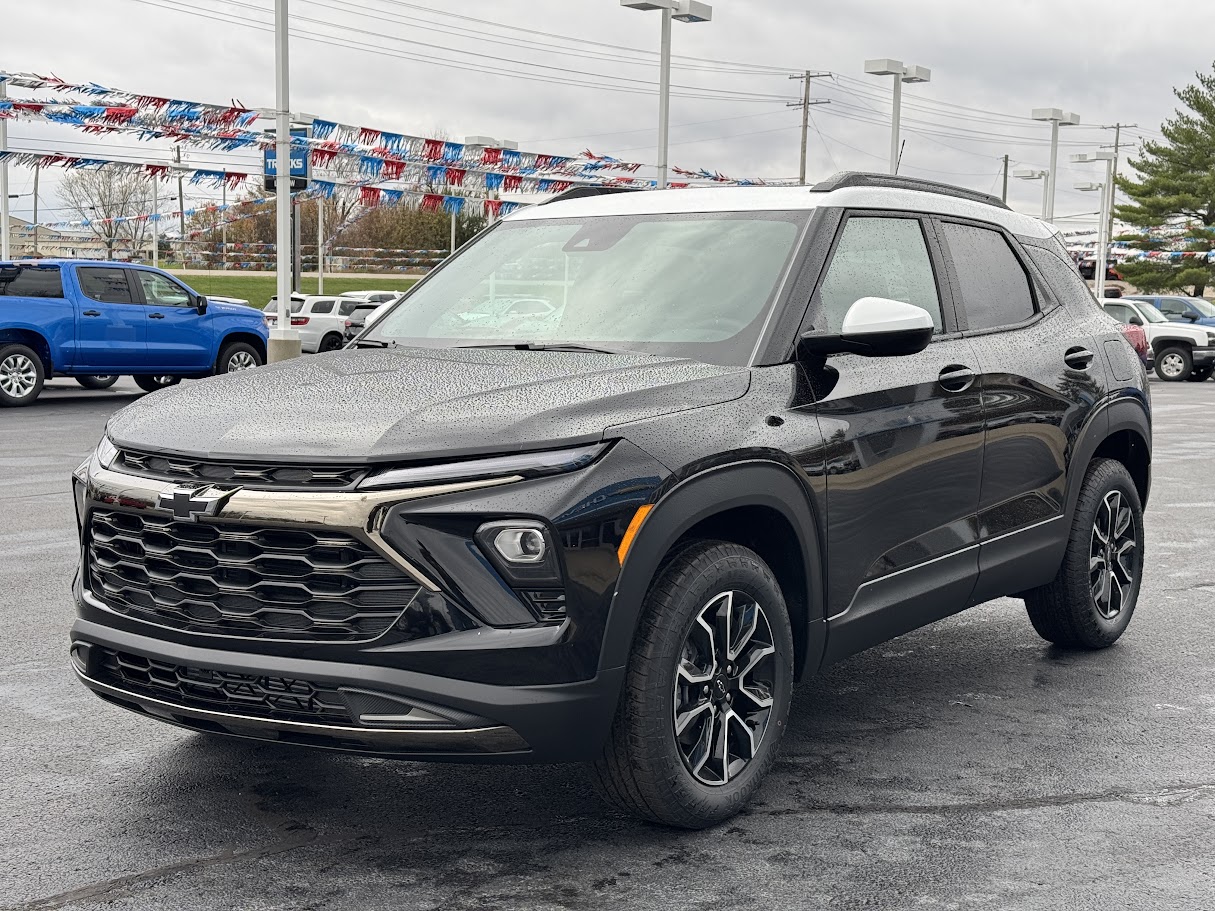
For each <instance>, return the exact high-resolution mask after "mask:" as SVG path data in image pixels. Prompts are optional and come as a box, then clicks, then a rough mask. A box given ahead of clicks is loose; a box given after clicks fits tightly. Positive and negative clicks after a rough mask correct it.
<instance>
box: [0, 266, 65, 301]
mask: <svg viewBox="0 0 1215 911" xmlns="http://www.w3.org/2000/svg"><path fill="white" fill-rule="evenodd" d="M0 297H63V276H62V275H60V273H59V267H58V266H37V265H29V264H26V263H20V264H18V263H5V264H4V265H3V266H0Z"/></svg>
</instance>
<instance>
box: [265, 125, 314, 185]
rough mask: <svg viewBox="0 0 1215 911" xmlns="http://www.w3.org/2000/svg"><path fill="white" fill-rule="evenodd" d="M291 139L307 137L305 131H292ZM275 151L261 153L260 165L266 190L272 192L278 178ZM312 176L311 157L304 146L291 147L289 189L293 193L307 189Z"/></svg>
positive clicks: (267, 150)
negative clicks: (262, 169) (263, 172)
mask: <svg viewBox="0 0 1215 911" xmlns="http://www.w3.org/2000/svg"><path fill="white" fill-rule="evenodd" d="M291 135H292V137H296V136H300V137H307V135H308V131H307V130H306V129H303V128H300V129H293V130H292V131H291ZM276 153H277V150H276V149H274V148H269V149H266V150H264V151H263V153H262V163H263V168H264V170H265V175H266V189H267V190H273V189H274V186H275V178H276V177H277V176H278V155H277V154H276ZM311 176H312V156H311V155H310V154H309V150H308V149H307V148H306V147H304V146H295V145H293V146H292V147H291V189H292V191H293V192H295V191H299V190H305V189H307V188H308V180H309V178H310V177H311Z"/></svg>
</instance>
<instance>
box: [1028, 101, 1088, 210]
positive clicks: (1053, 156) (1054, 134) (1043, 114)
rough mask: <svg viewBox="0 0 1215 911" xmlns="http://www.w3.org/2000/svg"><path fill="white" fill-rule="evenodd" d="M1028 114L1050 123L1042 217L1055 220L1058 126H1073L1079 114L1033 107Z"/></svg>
mask: <svg viewBox="0 0 1215 911" xmlns="http://www.w3.org/2000/svg"><path fill="white" fill-rule="evenodd" d="M1030 116H1031V117H1032V118H1033V119H1034V120H1040V121H1042V122H1044V123H1045V122H1049V123H1050V173H1049V175H1048V176H1047V178H1046V208H1045V210H1044V211H1043V213H1042V217H1043V218H1044V219H1046V220H1047V221H1054V220H1055V186H1056V184H1057V183H1058V181H1057V180H1056V177H1057V176H1058V173H1059V127H1074V126H1078V125H1079V123H1080V115H1079V114H1073V113H1071V112H1070V111H1063V110H1060V109H1059V108H1034V110H1033V113H1031V114H1030Z"/></svg>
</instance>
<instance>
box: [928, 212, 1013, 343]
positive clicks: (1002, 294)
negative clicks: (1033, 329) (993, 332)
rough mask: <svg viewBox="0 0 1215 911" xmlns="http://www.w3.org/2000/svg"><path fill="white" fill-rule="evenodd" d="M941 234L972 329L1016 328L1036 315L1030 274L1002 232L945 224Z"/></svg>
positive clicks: (968, 326)
mask: <svg viewBox="0 0 1215 911" xmlns="http://www.w3.org/2000/svg"><path fill="white" fill-rule="evenodd" d="M941 231H942V234H943V236H944V239H945V243H946V245H947V246H948V247H949V253H950V256H951V258H952V259H953V265H954V270H955V271H956V272H957V276H958V285H959V286H960V287H959V290H960V291H961V293H962V304H963V307H964V308H965V310H966V325H967V328H968V329H972V330H982V329H997V328H1000V327H1002V326H1015V325H1017V324H1018V323H1023V322H1025V321H1026V320H1028V319H1030V318H1031V317H1032V316H1033V315H1034V314H1035V313H1036V312H1037V307H1036V306H1035V304H1034V293H1033V290H1032V288H1031V286H1030V283H1029V275H1028V274H1027V273H1026V271H1025V267H1024V266H1022V265H1021V260H1020V259H1018V258H1017V255H1016V253H1014V252H1013V249H1012V247H1011V246H1010V245H1009V243H1008V239H1007V238H1006V237H1005V236H1004V235H1003V234H1002V233H1001V232H999V231H996V230H993V229H991V228H980V227H978V226H977V225H965V224H959V223H957V222H949V221H947V222H942V223H941Z"/></svg>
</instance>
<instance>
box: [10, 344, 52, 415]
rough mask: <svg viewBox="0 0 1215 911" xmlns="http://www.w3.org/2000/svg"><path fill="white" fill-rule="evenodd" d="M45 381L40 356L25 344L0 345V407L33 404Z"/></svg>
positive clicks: (17, 406)
mask: <svg viewBox="0 0 1215 911" xmlns="http://www.w3.org/2000/svg"><path fill="white" fill-rule="evenodd" d="M45 382H46V371H45V369H44V368H43V366H42V358H40V357H38V355H37V354H36V353H35V352H34V349H32V348H27V347H26V346H25V345H0V407H4V408H20V407H21V406H23V405H30V404H33V402H34V400H35V399H37V398H38V394H39V393H40V392H42V385H43V383H45Z"/></svg>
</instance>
